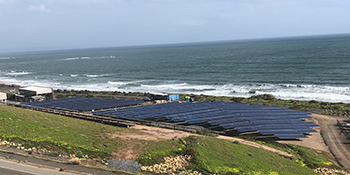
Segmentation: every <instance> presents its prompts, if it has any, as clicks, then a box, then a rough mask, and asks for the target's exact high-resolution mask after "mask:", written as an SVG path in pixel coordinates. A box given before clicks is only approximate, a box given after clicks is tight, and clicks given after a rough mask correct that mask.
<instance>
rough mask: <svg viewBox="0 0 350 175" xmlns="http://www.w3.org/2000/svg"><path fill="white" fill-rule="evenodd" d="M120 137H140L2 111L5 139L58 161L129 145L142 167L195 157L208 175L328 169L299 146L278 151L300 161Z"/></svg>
mask: <svg viewBox="0 0 350 175" xmlns="http://www.w3.org/2000/svg"><path fill="white" fill-rule="evenodd" d="M118 132H134V133H135V134H137V132H141V131H138V130H133V129H126V128H119V127H115V126H109V125H104V124H100V123H96V122H91V121H85V120H81V119H74V118H69V117H65V116H59V115H54V114H48V113H43V112H39V111H32V110H28V109H22V108H15V107H10V106H5V105H0V137H1V138H2V139H6V140H15V141H16V142H20V143H24V144H25V145H27V146H28V147H32V146H40V147H45V148H47V149H48V150H53V152H52V153H51V154H52V155H56V156H57V153H61V152H65V153H74V154H76V155H85V154H88V155H89V156H90V157H91V156H95V157H99V158H108V157H109V156H110V155H111V153H112V152H117V151H118V150H119V149H121V148H123V147H125V146H126V145H125V144H128V145H127V146H128V147H133V148H139V149H140V150H141V151H140V152H139V153H140V156H139V159H138V161H139V162H141V163H142V164H143V165H151V164H155V163H160V162H162V161H163V157H164V156H168V155H179V154H184V153H192V154H193V155H196V156H195V157H194V158H193V160H192V164H191V165H190V166H189V167H188V169H192V170H199V171H201V172H204V173H206V174H213V173H219V174H314V173H313V171H312V170H311V169H310V168H314V167H320V166H322V165H323V164H326V165H330V164H329V163H330V162H329V161H328V157H327V155H326V154H323V153H317V152H316V151H315V150H312V149H309V148H305V147H300V146H293V145H289V146H286V145H280V144H275V145H274V147H280V148H281V149H284V150H286V149H288V150H289V151H290V152H292V153H293V154H295V155H296V157H297V158H298V160H291V159H290V158H286V157H283V156H281V155H279V154H276V153H273V152H269V151H266V150H263V149H258V148H255V147H251V146H247V145H243V144H237V143H232V142H230V141H226V140H220V139H216V138H214V137H209V136H198V137H193V136H192V137H187V138H185V139H172V140H163V141H147V143H146V142H145V141H143V140H137V139H133V140H131V141H129V142H127V143H126V142H125V141H123V140H121V139H119V138H113V139H112V138H110V137H108V134H110V133H111V134H113V133H118ZM267 144H270V143H267ZM308 167H309V168H308Z"/></svg>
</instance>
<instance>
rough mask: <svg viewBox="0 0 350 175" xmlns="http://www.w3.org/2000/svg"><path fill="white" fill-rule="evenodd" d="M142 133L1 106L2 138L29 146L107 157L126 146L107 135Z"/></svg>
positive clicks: (0, 135)
mask: <svg viewBox="0 0 350 175" xmlns="http://www.w3.org/2000/svg"><path fill="white" fill-rule="evenodd" d="M119 131H125V132H126V131H127V132H139V131H138V130H133V129H126V128H119V127H115V126H110V125H104V124H100V123H96V122H91V121H86V120H81V119H74V118H69V117H65V116H59V115H54V114H48V113H43V112H39V111H32V110H28V109H21V108H15V107H10V106H5V105H0V137H2V138H3V139H6V140H17V141H18V142H23V143H25V144H26V145H27V146H28V147H29V146H41V147H45V148H47V149H49V150H50V149H51V150H52V149H57V150H58V151H62V150H64V151H66V152H67V153H80V154H89V155H92V156H93V155H94V154H95V156H98V157H106V156H108V155H109V154H110V153H112V152H115V151H117V150H118V149H119V148H120V147H122V146H123V141H122V140H120V139H118V138H114V139H111V138H109V137H108V136H107V134H109V133H111V134H113V133H116V132H119Z"/></svg>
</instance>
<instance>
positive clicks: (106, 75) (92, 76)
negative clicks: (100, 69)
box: [86, 74, 109, 78]
mask: <svg viewBox="0 0 350 175" xmlns="http://www.w3.org/2000/svg"><path fill="white" fill-rule="evenodd" d="M108 76H109V74H101V75H86V77H90V78H97V77H108Z"/></svg>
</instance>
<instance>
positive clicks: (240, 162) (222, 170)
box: [141, 136, 328, 175]
mask: <svg viewBox="0 0 350 175" xmlns="http://www.w3.org/2000/svg"><path fill="white" fill-rule="evenodd" d="M183 140H184V141H183ZM179 148H181V150H182V151H179ZM190 148H191V149H195V150H196V151H195V152H196V155H197V156H195V157H194V158H193V160H192V161H191V162H192V164H191V165H190V166H188V167H187V169H192V170H197V171H200V172H203V173H205V174H280V175H282V174H297V175H299V174H308V175H309V174H316V173H314V172H313V171H312V169H310V168H308V166H307V165H306V164H304V163H303V162H302V161H303V160H304V159H305V160H308V161H311V162H319V163H320V162H327V161H328V158H327V157H320V156H319V155H315V154H314V152H316V151H315V150H312V149H308V148H304V147H298V149H299V150H303V151H305V152H306V153H307V154H310V155H314V156H315V157H314V158H311V157H310V156H309V155H307V156H305V157H303V158H304V159H300V160H299V159H298V160H292V159H290V158H286V157H283V156H281V155H279V154H277V153H273V152H270V151H266V150H263V149H259V148H255V147H251V146H247V145H243V144H237V143H232V142H230V141H227V140H221V139H217V138H214V137H208V136H198V137H194V136H192V137H187V138H185V139H182V140H170V141H161V142H158V143H157V146H153V145H149V147H147V148H146V154H145V155H144V156H143V159H141V162H147V163H149V164H152V163H153V164H154V163H159V162H157V161H160V162H161V160H162V159H161V158H162V157H163V156H165V155H176V154H183V153H185V152H186V150H189V149H190ZM296 155H297V154H296ZM302 155H306V154H304V153H303V154H302ZM322 156H323V154H322ZM147 159H148V160H147ZM313 159H317V160H313Z"/></svg>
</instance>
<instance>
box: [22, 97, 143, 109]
mask: <svg viewBox="0 0 350 175" xmlns="http://www.w3.org/2000/svg"><path fill="white" fill-rule="evenodd" d="M140 103H144V101H143V100H138V101H135V100H117V99H101V98H79V97H75V98H65V99H55V100H47V101H40V102H30V103H23V104H21V105H22V106H23V107H41V108H47V109H63V110H69V111H92V110H99V109H107V108H116V107H124V106H132V105H137V104H140Z"/></svg>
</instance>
